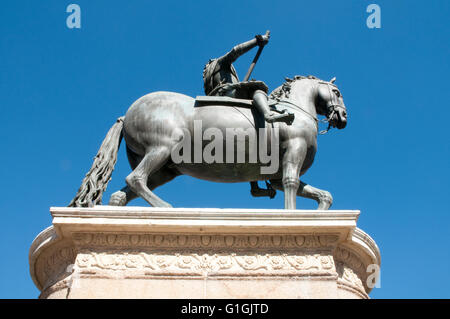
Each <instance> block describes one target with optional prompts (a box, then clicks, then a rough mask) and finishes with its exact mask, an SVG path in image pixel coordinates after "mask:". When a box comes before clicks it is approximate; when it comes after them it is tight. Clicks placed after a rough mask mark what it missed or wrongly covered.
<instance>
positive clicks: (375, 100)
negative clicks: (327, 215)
mask: <svg viewBox="0 0 450 319" xmlns="http://www.w3.org/2000/svg"><path fill="white" fill-rule="evenodd" d="M70 3H77V4H79V5H80V7H81V17H82V25H81V26H82V27H81V29H80V30H75V29H73V30H71V29H68V28H67V27H66V17H67V15H68V14H67V13H66V7H67V5H68V4H70ZM370 3H377V4H379V5H380V7H381V20H382V28H381V29H368V28H367V26H366V17H367V16H368V14H367V13H366V7H367V6H368V5H369V4H370ZM449 17H450V2H449V1H446V0H442V1H437V0H430V1H424V0H421V1H406V0H403V1H400V0H397V1H386V0H383V1H381V0H371V1H365V0H358V1H357V0H353V1H331V0H330V1H325V0H320V1H300V0H295V1H213V0H208V1H112V0H108V1H92V0H90V1H87V0H77V1H75V0H74V1H72V2H70V1H61V0H46V1H31V0H30V1H25V0H16V1H12V0H11V1H10V0H7V1H5V0H4V1H2V2H1V5H0V105H1V115H2V123H1V125H0V136H1V137H2V138H1V150H2V151H1V152H2V153H1V154H2V156H1V165H0V176H1V181H2V183H1V186H0V187H1V188H0V189H1V191H0V194H1V196H2V199H1V200H0V212H1V216H0V218H1V224H2V226H1V229H2V231H1V238H0V252H1V254H2V257H1V260H0V297H3V298H35V297H37V296H38V290H37V289H36V287H35V286H34V284H33V283H32V281H31V278H30V275H29V268H28V267H29V266H28V250H29V247H30V245H31V242H32V241H33V239H34V237H35V236H36V235H37V234H38V233H39V232H40V231H41V230H43V229H44V228H45V227H47V226H49V225H50V224H51V217H50V214H49V207H50V206H66V205H67V204H68V203H69V201H70V200H71V199H72V197H73V196H74V195H75V193H76V191H77V189H78V187H79V185H80V182H81V180H82V178H83V176H84V174H85V173H86V172H87V170H88V169H89V168H90V166H91V164H92V159H93V157H94V155H95V154H96V152H97V150H98V147H99V146H100V144H101V142H102V140H103V138H104V136H105V134H106V132H107V131H108V129H109V128H110V126H111V125H112V124H113V123H114V121H115V119H116V118H117V117H118V116H121V115H123V114H124V113H125V112H126V110H127V109H128V107H129V106H130V105H131V103H132V102H134V101H135V100H136V99H137V98H139V97H141V96H142V95H145V94H147V93H149V92H153V91H158V90H166V91H175V92H181V93H184V94H187V95H190V96H196V95H201V94H202V93H203V91H202V84H203V83H202V70H203V66H204V64H205V62H206V61H207V60H208V59H209V58H212V57H217V56H219V55H221V54H223V53H225V52H226V51H228V50H229V49H231V48H232V46H233V45H235V44H237V43H239V42H242V41H246V40H249V39H250V38H252V37H253V36H254V35H255V34H258V33H264V32H265V31H266V30H267V29H270V30H271V33H272V38H271V40H270V43H269V45H268V46H267V47H266V48H265V50H264V52H263V54H262V56H261V58H260V61H259V63H258V65H257V66H256V69H255V71H254V73H253V75H252V77H254V78H257V79H261V80H264V81H265V82H266V83H267V84H268V86H269V88H270V89H271V90H272V89H274V88H275V87H277V86H278V85H280V84H281V83H282V82H283V78H284V76H293V75H296V74H301V75H308V74H312V75H315V76H317V77H320V78H323V79H327V80H328V79H331V78H332V77H333V76H336V77H337V82H336V83H337V84H338V86H339V88H340V89H341V91H342V93H343V95H344V100H345V103H346V106H347V109H348V112H349V123H348V126H347V128H346V129H345V130H341V131H337V130H333V131H331V132H330V133H329V134H327V135H325V136H320V137H319V149H318V153H317V156H316V161H315V163H314V165H313V166H312V168H311V169H310V170H309V172H308V173H307V174H306V175H305V176H304V178H303V179H304V180H305V182H307V183H310V184H312V185H315V186H318V187H320V188H323V189H327V190H329V191H330V192H331V193H332V194H333V196H334V199H335V202H334V205H333V208H334V209H359V210H361V216H360V218H359V222H358V226H359V227H360V228H362V229H363V230H364V231H366V232H367V233H368V234H370V235H371V236H372V237H373V238H374V239H375V241H376V242H377V244H378V246H379V247H380V250H381V256H382V273H381V288H379V289H374V291H373V293H372V294H371V296H372V297H374V298H403V297H404V298H419V297H420V298H431V297H433V298H434V297H436V298H439V297H447V298H449V297H450V292H449V289H448V285H449V284H450V271H449V270H450V249H449V244H450V240H449V239H450V236H449V233H450V226H449V225H450V214H449V213H450V211H449V207H448V200H449V189H450V187H449V177H450V176H449V155H450V149H449V145H450V143H449V142H450V140H449V130H448V126H449V123H448V121H449V119H450V91H449V88H448V87H449V83H450V81H449V78H450V72H449V71H450V70H449V53H450V44H449V38H450V37H449V35H450V27H449V23H448V19H449ZM254 54H255V51H252V52H251V53H249V54H247V55H246V56H244V57H242V58H241V60H239V61H238V63H236V68H237V70H238V72H239V74H240V76H241V77H243V76H244V75H245V72H246V70H247V68H248V66H249V64H250V62H251V60H252V58H253V56H254ZM129 172H130V168H129V166H128V162H127V159H126V155H125V151H124V148H123V145H122V148H121V149H120V152H119V159H118V163H117V165H116V170H115V172H114V174H113V179H112V181H111V182H110V184H109V186H108V189H107V192H106V194H105V196H104V198H105V199H106V200H107V199H109V196H110V194H111V193H112V192H113V191H115V190H117V189H119V188H121V187H122V186H123V185H124V178H125V176H126V175H128V173H129ZM156 193H157V194H158V195H160V196H161V197H162V198H163V199H165V200H166V201H168V202H170V203H171V204H173V206H175V207H221V208H225V207H232V208H282V207H283V194H282V193H278V195H277V197H276V198H275V199H273V200H270V199H257V198H252V197H251V196H250V193H249V185H248V184H246V183H244V184H232V185H228V184H213V183H208V182H203V181H199V180H194V179H192V178H188V177H179V178H177V179H176V180H175V181H173V182H171V183H169V184H167V185H165V186H163V187H161V188H159V189H157V190H156ZM132 205H145V206H147V204H146V203H145V202H143V201H142V200H137V201H135V202H133V203H132ZM297 206H298V208H304V209H311V208H315V207H316V204H315V202H312V201H310V200H307V199H300V198H299V199H298V205H297Z"/></svg>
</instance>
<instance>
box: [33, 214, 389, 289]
mask: <svg viewBox="0 0 450 319" xmlns="http://www.w3.org/2000/svg"><path fill="white" fill-rule="evenodd" d="M50 212H51V214H52V216H53V226H50V227H49V228H47V229H45V230H44V231H43V232H41V233H40V234H39V235H38V236H37V237H36V239H35V240H34V241H33V244H32V246H31V248H30V254H29V262H30V273H31V277H32V278H33V281H34V283H35V284H36V286H37V287H38V288H39V289H40V290H44V289H46V288H48V287H49V286H52V285H55V284H56V283H58V282H61V280H62V279H63V278H64V276H66V277H67V276H68V274H67V273H66V270H65V268H67V266H68V265H70V264H74V263H75V259H76V256H77V254H78V253H79V252H80V251H83V250H86V247H89V248H90V249H94V250H95V249H97V250H100V251H115V252H117V251H120V250H126V249H128V250H129V249H133V250H135V251H142V252H144V253H145V252H148V251H158V254H161V252H166V251H167V254H166V255H165V256H163V257H161V258H169V257H170V256H169V255H170V252H174V254H175V255H177V254H178V255H180V251H183V250H184V251H198V252H203V251H212V252H214V251H218V252H223V251H230V252H233V254H235V253H237V254H238V255H239V254H241V255H242V256H244V257H245V256H250V255H251V254H250V255H249V252H252V253H253V252H254V253H255V254H256V255H257V256H259V257H258V258H257V260H258V262H259V263H261V265H262V266H261V267H262V268H264V269H270V271H269V272H267V273H268V274H269V275H273V274H275V273H276V272H277V271H278V272H279V273H280V274H284V275H286V276H288V275H296V273H295V271H304V270H305V269H306V268H305V267H304V266H305V265H304V264H302V263H303V262H304V261H298V260H297V259H295V258H298V256H297V255H298V252H302V253H305V252H306V253H305V254H306V255H309V256H314V255H316V256H319V257H318V258H319V259H318V260H319V264H320V263H322V264H323V265H322V266H324V267H322V266H320V265H319V266H317V267H319V268H320V267H322V268H320V269H322V270H321V271H322V272H323V274H322V273H321V272H320V271H319V272H318V273H317V274H322V275H324V274H328V275H330V274H332V273H334V274H336V272H337V273H340V275H339V276H341V277H342V278H340V277H339V278H340V279H338V284H340V285H342V286H343V287H345V289H353V290H355V287H356V290H358V289H359V290H358V294H360V295H361V296H362V297H366V296H367V295H366V293H369V292H370V289H369V288H368V287H367V285H366V284H364V283H363V282H364V279H365V278H366V276H367V275H366V274H364V272H365V271H366V270H365V269H366V268H367V266H368V265H369V264H376V265H379V264H380V253H379V250H378V247H377V245H376V244H375V242H374V241H373V240H372V239H371V238H370V236H368V235H367V234H365V233H364V232H363V231H362V230H360V229H358V228H357V227H356V221H357V219H358V216H359V214H360V213H359V211H355V210H353V211H342V210H328V211H318V210H282V209H270V210H269V209H217V208H151V207H132V206H128V207H114V206H96V207H93V208H67V207H52V208H51V209H50ZM177 250H178V251H177ZM241 252H242V253H241ZM270 252H274V253H273V254H272V253H270ZM324 252H329V253H324ZM144 253H142V254H144ZM327 254H328V255H329V254H331V255H332V256H334V259H335V261H331V264H330V261H329V260H328V259H326V258H327V257H326V256H325V255H327ZM181 255H182V256H181V257H180V258H188V259H189V258H191V257H192V255H189V256H187V257H186V256H183V253H181ZM194 255H196V254H194ZM130 256H131V255H130ZM155 256H156V255H155ZM168 256H169V257H168ZM205 256H206V255H205ZM205 256H204V258H206V259H205V260H207V259H208V258H209V259H208V260H207V263H209V264H208V265H213V264H214V263H216V262H222V261H217V260H215V259H214V258H213V257H211V254H209V255H208V256H206V257H205ZM261 256H262V257H261ZM150 257H152V258H153V257H154V256H150ZM150 257H148V256H144V257H142V258H144V259H145V260H147V261H148V260H149V259H150ZM157 257H158V258H160V255H158V256H157ZM95 258H97V257H95ZM130 258H135V259H136V258H137V257H135V256H134V257H133V256H131V257H130ZM139 258H141V257H139ZM170 258H172V257H170ZM195 258H197V259H198V256H196V257H195ZM195 258H194V259H195ZM233 258H234V259H233V260H234V261H229V262H232V263H234V265H235V266H236V265H238V264H240V266H239V267H240V268H239V267H238V266H236V267H237V268H236V267H234V266H233V267H234V268H233V267H231V266H230V267H231V268H229V269H228V270H226V271H228V273H227V272H226V271H224V274H228V275H229V274H230V271H231V270H230V269H234V270H233V271H235V272H236V271H238V272H239V271H246V270H251V267H250V266H249V265H246V264H242V263H243V261H242V260H240V259H239V258H241V257H240V256H238V257H233ZM245 258H247V257H245ZM301 258H303V257H301ZM305 258H306V257H305ZM308 258H309V257H308ZM308 258H306V259H304V260H305V261H306V260H309V259H308ZM194 259H192V260H194ZM278 259H279V260H278ZM295 260H297V261H295ZM274 261H275V262H281V263H282V264H283V265H286V266H285V267H284V266H283V267H284V268H283V267H281V266H276V265H273V262H274ZM298 262H300V264H298ZM314 262H315V261H314ZM330 265H331V266H332V268H330ZM156 266H157V265H156ZM156 266H155V265H153V266H151V267H153V268H155V267H156ZM203 266H204V265H203ZM203 266H202V267H203ZM213 266H214V265H213ZM213 266H211V267H213ZM219 266H220V265H219ZM208 267H209V266H208ZM214 267H215V266H214ZM249 267H250V268H249ZM277 267H278V268H277ZM302 267H303V268H305V269H303V268H302ZM311 267H312V268H314V267H315V266H314V265H313V266H311ZM238 268H239V269H238ZM276 269H279V270H276ZM217 272H218V273H220V271H217ZM64 273H66V274H65V275H64ZM267 273H265V272H260V273H258V274H259V276H265V275H267ZM254 274H256V273H254ZM303 274H304V275H306V274H307V273H306V272H303ZM355 274H356V275H355ZM336 276H338V275H337V274H336ZM352 276H353V277H355V276H356V277H355V278H356V279H352ZM339 280H340V281H339ZM353 281H354V282H355V284H352V282H353ZM363 286H364V287H363ZM358 287H360V288H358Z"/></svg>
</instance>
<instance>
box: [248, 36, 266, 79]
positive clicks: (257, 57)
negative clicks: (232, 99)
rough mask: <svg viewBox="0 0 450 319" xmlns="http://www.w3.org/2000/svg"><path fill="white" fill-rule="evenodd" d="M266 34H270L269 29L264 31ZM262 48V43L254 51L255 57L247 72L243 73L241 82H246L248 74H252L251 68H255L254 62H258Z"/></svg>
mask: <svg viewBox="0 0 450 319" xmlns="http://www.w3.org/2000/svg"><path fill="white" fill-rule="evenodd" d="M268 35H270V31H269V30H267V31H266V36H268ZM263 49H264V45H263V46H260V47H259V49H258V52H256V55H255V58H254V59H253V62H252V64H250V67H249V69H248V71H247V74H246V75H245V78H244V80H243V81H242V82H247V81H248V79H249V78H250V74H252V72H253V69H254V68H255V65H256V62H258V59H259V56H260V55H261V52H262V50H263Z"/></svg>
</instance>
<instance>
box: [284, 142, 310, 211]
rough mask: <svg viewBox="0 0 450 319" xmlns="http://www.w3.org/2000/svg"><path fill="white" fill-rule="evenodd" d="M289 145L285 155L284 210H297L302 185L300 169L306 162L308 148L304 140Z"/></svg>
mask: <svg viewBox="0 0 450 319" xmlns="http://www.w3.org/2000/svg"><path fill="white" fill-rule="evenodd" d="M287 143H288V146H287V148H286V151H285V153H284V155H283V160H282V170H283V178H282V180H281V182H282V185H283V190H284V208H285V209H295V208H296V200H297V190H298V187H299V184H300V180H299V177H300V169H301V167H302V165H303V161H304V160H305V156H306V151H307V146H306V142H305V141H304V140H303V139H299V138H298V139H293V140H291V141H289V142H287Z"/></svg>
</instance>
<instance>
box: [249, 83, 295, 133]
mask: <svg viewBox="0 0 450 319" xmlns="http://www.w3.org/2000/svg"><path fill="white" fill-rule="evenodd" d="M267 100H268V99H267V95H266V93H265V92H264V91H261V90H256V91H255V93H254V94H253V104H254V105H255V106H256V108H257V109H258V111H259V112H261V114H263V115H264V119H265V120H266V121H267V122H268V123H273V122H284V123H286V124H288V125H291V124H292V122H293V121H294V114H293V113H288V112H287V111H284V112H283V113H277V112H274V111H271V110H270V108H269V103H268V101H267Z"/></svg>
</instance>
